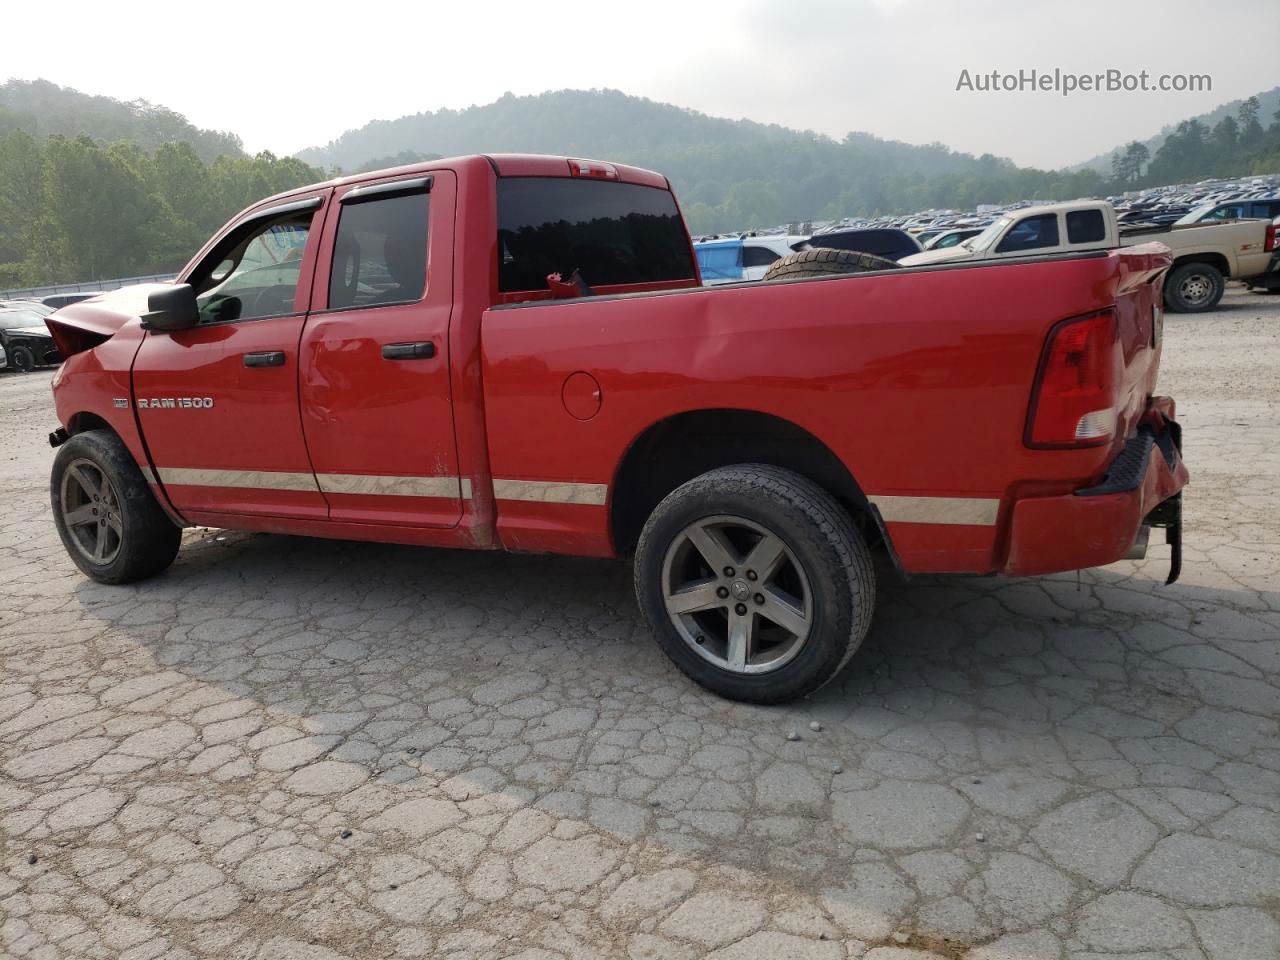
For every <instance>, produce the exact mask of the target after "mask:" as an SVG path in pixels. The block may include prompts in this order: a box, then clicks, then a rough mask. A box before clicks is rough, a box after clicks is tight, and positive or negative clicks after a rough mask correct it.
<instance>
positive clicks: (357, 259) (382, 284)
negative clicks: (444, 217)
mask: <svg viewBox="0 0 1280 960" xmlns="http://www.w3.org/2000/svg"><path fill="white" fill-rule="evenodd" d="M430 200H431V197H430V194H426V193H412V194H408V195H402V196H392V197H384V198H380V199H377V200H365V201H363V202H360V203H344V204H343V205H342V213H341V215H340V218H339V220H338V231H337V234H336V236H335V238H334V241H333V269H332V271H331V272H330V274H329V309H330V310H341V309H346V308H350V307H378V306H385V305H389V304H393V303H412V302H414V301H417V300H421V299H422V294H423V291H424V290H425V288H426V283H427V214H428V212H429V204H430Z"/></svg>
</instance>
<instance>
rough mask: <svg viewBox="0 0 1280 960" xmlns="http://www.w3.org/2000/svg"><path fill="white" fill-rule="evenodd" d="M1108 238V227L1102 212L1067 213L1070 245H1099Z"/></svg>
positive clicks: (1078, 211)
mask: <svg viewBox="0 0 1280 960" xmlns="http://www.w3.org/2000/svg"><path fill="white" fill-rule="evenodd" d="M1106 236H1107V225H1106V222H1105V221H1104V220H1103V218H1102V211H1101V210H1070V211H1068V212H1067V242H1068V243H1099V242H1101V241H1102V240H1103V239H1105V238H1106Z"/></svg>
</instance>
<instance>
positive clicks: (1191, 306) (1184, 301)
mask: <svg viewBox="0 0 1280 960" xmlns="http://www.w3.org/2000/svg"><path fill="white" fill-rule="evenodd" d="M1226 287H1227V282H1226V279H1225V278H1224V277H1223V276H1222V271H1221V270H1219V269H1218V268H1217V267H1215V266H1213V265H1212V264H1209V263H1184V264H1183V265H1182V266H1180V267H1174V268H1173V269H1172V270H1170V271H1169V276H1168V277H1166V278H1165V281H1164V303H1165V307H1166V308H1167V309H1168V310H1169V311H1170V312H1172V313H1203V312H1204V311H1206V310H1212V309H1213V308H1214V307H1216V306H1217V305H1218V301H1219V300H1221V299H1222V294H1223V292H1224V291H1225V290H1226Z"/></svg>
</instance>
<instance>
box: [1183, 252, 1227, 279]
mask: <svg viewBox="0 0 1280 960" xmlns="http://www.w3.org/2000/svg"><path fill="white" fill-rule="evenodd" d="M1193 263H1203V264H1206V265H1208V266H1210V267H1213V268H1214V269H1215V270H1217V271H1218V272H1219V273H1220V274H1222V276H1223V278H1224V279H1227V278H1230V276H1231V264H1230V262H1229V261H1228V260H1227V258H1226V256H1225V255H1224V254H1221V253H1188V254H1184V255H1183V256H1181V257H1178V258H1176V259H1175V260H1174V261H1173V263H1172V264H1171V265H1170V266H1169V272H1170V273H1172V272H1173V271H1174V270H1176V269H1178V268H1179V267H1187V266H1190V265H1191V264H1193Z"/></svg>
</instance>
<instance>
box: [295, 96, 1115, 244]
mask: <svg viewBox="0 0 1280 960" xmlns="http://www.w3.org/2000/svg"><path fill="white" fill-rule="evenodd" d="M506 151H514V152H531V153H563V154H569V155H570V156H575V155H576V156H587V157H594V158H598V159H609V160H616V161H619V162H624V163H634V164H638V165H640V166H645V167H651V168H653V169H655V170H660V171H662V172H663V173H665V174H666V175H667V176H669V177H670V178H671V180H672V183H673V184H674V186H675V187H676V189H677V190H678V191H679V194H680V196H681V198H682V200H683V202H684V204H685V208H686V211H687V212H688V213H689V216H690V219H691V220H692V221H693V223H694V225H695V228H696V229H699V230H712V229H722V228H730V227H735V226H736V227H743V226H753V225H757V226H763V225H766V224H774V223H779V222H781V221H782V220H784V219H792V220H795V219H804V218H812V217H817V216H844V215H848V214H862V213H872V212H876V211H888V210H900V209H907V210H910V209H920V208H923V207H930V206H971V205H973V204H976V203H985V202H999V201H1001V200H1014V199H1020V198H1023V197H1027V196H1040V197H1043V196H1070V197H1074V196H1079V195H1081V194H1083V193H1090V192H1094V191H1095V190H1096V188H1097V185H1098V183H1099V182H1100V180H1101V178H1100V177H1099V176H1098V175H1097V174H1095V173H1093V172H1088V173H1085V174H1081V175H1073V174H1061V175H1060V174H1046V173H1043V172H1041V171H1028V170H1019V168H1017V167H1015V166H1014V165H1013V164H1012V163H1011V162H1009V161H1008V160H1003V159H1000V158H997V157H993V156H990V155H987V156H982V157H974V156H972V155H969V154H964V153H957V152H955V151H953V150H950V149H948V148H947V147H945V146H943V145H941V144H929V145H924V146H916V145H911V144H905V143H898V142H894V141H888V140H881V139H879V138H877V137H873V136H871V135H869V134H861V133H855V134H850V135H849V136H848V137H846V138H845V139H844V140H842V141H837V140H833V139H831V138H829V137H824V136H820V135H818V134H815V133H811V132H805V131H799V130H789V129H787V128H785V127H780V126H776V125H765V124H759V123H754V122H752V121H749V120H726V119H722V118H717V117H709V116H707V115H705V114H702V113H698V112H696V111H693V110H686V109H683V108H681V107H677V106H673V105H671V104H665V103H656V102H654V101H652V100H646V99H643V98H641V97H632V96H628V95H626V94H624V93H620V92H618V91H616V90H559V91H554V92H549V93H543V94H538V95H537V96H525V97H517V96H514V95H511V94H507V95H506V96H504V97H502V98H501V99H499V100H497V101H495V102H494V103H490V104H485V105H483V106H476V107H469V108H467V109H465V110H438V111H436V112H434V113H419V114H414V115H413V116H407V117H401V118H399V119H397V120H378V121H374V122H372V123H369V124H366V125H365V126H363V127H361V128H359V129H358V130H352V131H349V132H347V133H345V134H343V135H342V136H341V137H339V138H338V139H337V140H334V141H332V142H331V143H329V144H328V145H326V146H323V147H315V148H311V149H308V150H304V151H302V152H301V153H299V154H298V158H299V159H301V160H303V161H305V162H306V163H308V164H310V165H312V166H320V167H326V168H338V169H342V170H345V171H354V170H362V169H373V168H376V167H378V166H382V165H385V164H386V163H387V162H388V161H398V162H404V161H406V160H411V159H416V158H418V157H424V156H440V155H452V154H460V153H476V152H506Z"/></svg>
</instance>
